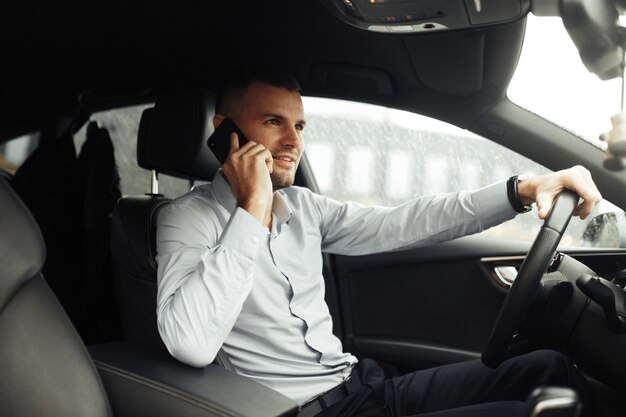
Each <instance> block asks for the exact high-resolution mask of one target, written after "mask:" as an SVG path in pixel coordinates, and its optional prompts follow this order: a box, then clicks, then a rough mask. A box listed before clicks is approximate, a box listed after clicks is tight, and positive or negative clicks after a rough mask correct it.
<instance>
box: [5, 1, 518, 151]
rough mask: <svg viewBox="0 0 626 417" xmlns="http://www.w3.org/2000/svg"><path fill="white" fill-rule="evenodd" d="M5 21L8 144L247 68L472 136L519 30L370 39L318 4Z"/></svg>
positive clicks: (90, 4)
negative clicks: (90, 113) (255, 66)
mask: <svg viewBox="0 0 626 417" xmlns="http://www.w3.org/2000/svg"><path fill="white" fill-rule="evenodd" d="M3 9H4V10H3V13H2V17H0V19H1V21H0V27H1V28H2V29H0V30H1V31H2V49H3V50H4V51H5V52H8V53H5V54H4V56H5V59H4V60H3V61H4V65H3V68H2V70H0V71H2V73H4V76H2V81H1V82H2V90H3V91H2V99H1V103H0V114H2V115H3V116H2V121H1V123H0V138H1V139H3V140H6V139H8V138H10V137H14V136H16V134H18V133H22V132H25V131H27V130H29V129H32V128H33V127H35V126H37V125H39V124H41V123H42V121H43V118H44V115H45V114H48V113H50V110H51V109H55V110H56V111H60V112H69V111H72V109H73V107H75V106H76V103H77V98H78V96H79V94H80V93H81V92H85V91H90V92H91V94H90V95H87V96H86V97H91V98H93V97H97V98H96V99H92V101H93V103H91V104H92V106H93V107H97V105H98V103H96V102H98V101H100V100H102V99H103V98H104V99H105V102H106V101H107V98H110V101H112V102H111V104H108V106H113V105H115V104H114V101H115V97H117V96H120V95H121V96H128V97H132V96H133V95H145V94H146V93H147V92H149V91H151V92H153V93H158V92H159V91H162V90H163V89H168V88H179V87H196V86H203V87H208V88H215V86H216V85H218V83H219V81H220V80H221V79H222V78H223V76H224V75H225V74H226V73H227V72H228V71H230V70H231V69H232V68H234V67H236V66H238V65H240V64H242V63H259V64H263V65H270V66H275V67H279V68H284V69H286V70H287V71H289V72H292V73H294V74H295V75H296V76H297V78H298V79H299V80H300V81H301V83H302V86H303V94H307V95H315V96H327V97H338V98H345V99H356V100H360V101H366V102H372V103H378V104H383V105H391V106H393V107H396V108H402V109H408V110H413V111H419V112H421V113H424V114H427V115H432V116H436V117H439V118H441V119H444V120H449V121H452V122H454V123H456V124H458V125H461V126H467V125H469V124H470V123H471V122H472V121H474V120H475V119H476V118H477V117H478V116H479V115H480V114H482V113H483V112H484V111H485V110H486V109H488V108H490V107H492V106H493V105H494V104H495V103H496V102H497V101H498V100H500V99H501V98H502V97H504V94H505V90H506V86H507V84H508V82H509V80H510V78H511V76H512V73H513V70H514V68H515V65H516V63H517V59H518V56H519V51H520V47H521V39H522V36H523V29H524V21H523V20H522V21H518V22H513V23H511V24H507V25H502V26H498V27H493V28H490V29H488V30H484V31H479V30H474V31H465V32H439V33H431V34H419V35H403V36H395V35H385V34H376V33H371V32H367V31H364V30H362V29H358V28H355V27H352V26H350V25H348V24H346V23H344V22H342V21H340V20H339V19H338V18H336V17H335V16H334V15H332V14H331V13H330V11H329V10H328V9H327V8H326V7H325V5H323V4H322V2H321V1H313V0H280V1H278V0H272V1H219V2H211V1H205V2H200V1H187V0H183V1H177V2H175V3H167V4H165V3H162V2H158V4H157V2H150V1H132V2H129V1H124V0H117V1H58V2H45V1H41V0H31V1H9V4H8V5H5V6H4V7H3ZM86 101H89V100H86ZM87 104H88V105H89V104H90V103H87ZM100 105H102V103H100ZM106 106H107V104H106V103H105V104H104V107H106Z"/></svg>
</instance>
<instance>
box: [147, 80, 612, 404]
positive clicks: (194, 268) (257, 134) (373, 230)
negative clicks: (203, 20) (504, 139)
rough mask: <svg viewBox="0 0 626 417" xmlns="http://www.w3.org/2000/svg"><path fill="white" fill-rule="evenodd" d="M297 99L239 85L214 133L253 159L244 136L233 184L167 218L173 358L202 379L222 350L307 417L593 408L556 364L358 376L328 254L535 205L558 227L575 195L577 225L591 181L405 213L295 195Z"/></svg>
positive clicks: (161, 254) (218, 180)
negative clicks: (560, 395)
mask: <svg viewBox="0 0 626 417" xmlns="http://www.w3.org/2000/svg"><path fill="white" fill-rule="evenodd" d="M298 91H299V86H298V84H297V83H296V82H295V81H294V80H293V79H291V78H289V77H283V76H280V75H276V74H273V73H270V72H267V71H263V70H255V69H246V70H242V71H240V72H237V73H234V74H232V76H231V78H230V79H229V80H228V81H227V82H226V83H225V84H224V86H223V88H222V91H221V92H220V94H219V95H218V99H217V105H216V115H215V117H214V118H213V124H214V126H216V127H217V126H218V125H219V124H220V123H221V122H222V121H223V120H224V118H226V117H229V118H231V119H233V120H234V121H235V123H236V124H237V125H238V126H239V128H240V129H241V131H242V132H244V134H245V135H246V136H247V137H248V139H250V142H248V143H246V144H245V145H244V146H242V147H241V148H240V147H239V145H238V138H237V136H236V134H232V135H231V149H230V153H229V156H228V158H227V160H226V162H225V163H224V166H223V171H221V172H219V173H218V174H217V175H216V176H215V178H214V180H213V182H212V183H211V184H207V185H204V186H201V187H198V188H196V190H194V191H192V192H190V193H188V194H187V195H185V196H183V197H181V198H179V199H177V200H175V201H174V202H173V203H172V204H170V205H169V206H167V207H166V208H164V209H163V210H162V211H161V213H160V215H159V225H158V232H157V246H158V256H157V261H158V264H159V295H158V326H159V331H160V333H161V336H162V338H163V340H164V342H165V344H166V346H167V347H168V349H169V351H170V353H171V354H172V355H173V356H174V357H176V358H177V359H179V360H180V361H182V362H184V363H187V364H189V365H192V366H197V367H202V366H206V365H208V364H209V363H211V362H212V361H213V359H214V358H215V355H216V353H217V351H218V350H219V349H220V347H222V346H223V348H224V350H225V351H226V352H227V353H228V355H229V357H230V359H231V361H232V363H233V365H234V366H235V367H236V369H237V372H238V373H240V374H242V375H246V376H248V377H250V378H252V379H254V380H256V381H258V382H260V383H262V384H265V385H268V386H270V387H272V388H274V389H276V390H277V391H279V392H282V393H283V394H285V395H287V396H289V397H291V398H293V399H294V400H296V401H297V402H299V403H300V404H305V406H304V412H305V413H308V414H307V415H313V414H316V413H318V411H320V409H322V408H323V410H321V413H319V415H325V416H330V415H333V416H335V415H336V416H339V415H342V416H343V415H345V416H350V415H354V416H367V415H417V414H419V415H421V414H424V415H426V414H425V413H431V412H437V411H438V410H448V411H445V412H444V413H449V414H436V415H438V416H444V415H472V414H471V413H475V414H474V415H482V416H489V415H493V416H495V415H499V416H501V415H514V413H515V412H520V411H521V410H523V408H524V407H523V403H522V401H524V400H525V398H526V397H527V396H528V394H529V393H530V392H531V391H532V389H534V388H535V387H537V386H539V385H561V386H563V385H567V386H572V387H574V388H576V389H577V390H578V391H580V393H581V395H583V396H584V395H585V391H584V387H583V385H584V383H583V381H582V378H581V377H580V375H578V373H577V372H576V371H575V370H574V369H573V367H572V366H571V364H569V363H568V362H567V359H566V358H564V357H563V356H561V355H559V354H557V353H555V352H547V351H542V352H535V353H533V354H530V355H526V356H523V357H519V358H516V359H512V360H509V361H507V362H505V363H504V364H503V365H501V366H500V367H499V368H498V369H497V370H489V369H487V368H486V367H484V366H483V365H482V364H481V363H480V362H478V361H474V362H468V363H463V364H457V365H450V366H444V367H441V368H437V369H434V370H427V371H421V372H415V373H412V374H409V375H407V376H404V377H401V378H395V379H390V380H385V379H384V377H383V376H382V372H381V371H380V369H379V368H378V367H377V365H376V364H374V363H373V362H372V361H362V362H361V363H359V364H358V365H357V359H356V358H355V357H354V356H352V355H351V354H349V353H345V352H343V350H342V347H341V342H340V341H339V340H338V339H337V338H336V337H335V336H334V335H333V334H332V322H331V318H330V314H329V312H328V308H327V306H326V304H325V302H324V283H323V277H322V273H321V272H322V257H321V251H328V252H332V253H341V254H350V255H357V254H358V255H362V254H367V253H375V252H383V251H389V250H395V249H399V248H407V247H411V246H417V245H420V244H424V243H426V242H435V241H443V240H448V239H452V238H455V237H459V236H462V235H466V234H470V233H476V232H479V231H481V230H483V229H485V228H488V227H491V226H493V225H496V224H499V223H501V222H502V221H504V220H507V219H510V218H512V217H514V216H515V215H516V211H515V210H514V209H513V207H517V208H518V209H520V211H523V209H524V207H525V206H527V205H529V204H532V203H534V202H536V203H537V205H538V208H539V216H540V217H542V218H545V217H546V216H547V214H548V211H549V209H550V207H551V204H552V202H553V200H554V198H555V197H556V196H557V195H558V194H559V192H560V191H562V190H563V189H564V188H569V189H573V190H574V191H576V192H577V193H578V194H579V195H580V196H581V198H582V199H583V202H582V203H581V204H580V205H579V206H578V207H577V209H576V212H577V214H578V215H580V216H581V217H582V218H584V217H586V216H587V215H588V214H589V213H590V212H591V210H592V209H593V206H594V205H595V204H596V203H597V202H598V201H600V199H601V196H600V193H599V192H598V190H597V188H596V187H595V185H594V183H593V181H592V179H591V176H590V174H589V172H588V171H587V170H585V169H584V168H582V167H574V168H571V169H569V170H565V171H560V172H557V173H553V174H548V175H545V176H541V177H536V178H531V179H526V180H523V181H520V182H519V183H517V194H515V193H513V194H511V193H510V192H509V193H507V186H506V183H505V182H502V183H500V184H494V185H492V186H489V187H485V188H482V189H480V190H477V191H474V192H471V193H459V194H453V195H446V196H436V197H424V198H421V199H416V200H413V201H411V202H409V203H407V204H404V205H402V206H400V207H397V208H394V209H388V208H373V207H364V206H361V205H358V204H352V203H348V204H342V203H339V202H336V201H333V200H331V199H328V198H325V197H322V196H319V195H316V194H314V193H312V192H310V191H309V190H307V189H303V188H300V187H292V184H293V182H294V177H295V173H296V168H297V166H298V163H299V161H300V158H301V156H302V152H303V149H304V144H303V140H302V131H303V130H304V127H305V125H306V123H305V117H304V109H303V105H302V100H301V98H300V95H299V92H298ZM513 191H514V190H513ZM346 381H347V382H346ZM336 387H339V388H336ZM329 391H332V392H333V395H328V394H327V395H324V396H323V397H322V398H324V401H317V400H315V398H316V397H318V396H320V395H322V394H324V393H326V392H329ZM331 397H332V399H331ZM483 403H486V404H483ZM320 404H321V405H320ZM307 410H309V411H307ZM442 412H443V411H442Z"/></svg>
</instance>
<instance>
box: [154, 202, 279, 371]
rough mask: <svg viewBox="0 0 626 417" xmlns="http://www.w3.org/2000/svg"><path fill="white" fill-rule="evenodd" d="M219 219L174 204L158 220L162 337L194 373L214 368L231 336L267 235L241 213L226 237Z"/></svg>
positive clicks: (234, 216)
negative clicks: (206, 367)
mask: <svg viewBox="0 0 626 417" xmlns="http://www.w3.org/2000/svg"><path fill="white" fill-rule="evenodd" d="M216 217H217V216H200V215H198V214H197V213H196V212H195V211H194V210H192V209H190V208H189V207H186V206H184V205H177V204H175V203H174V204H170V205H169V206H166V207H165V208H163V209H162V210H161V212H160V213H159V218H158V228H157V251H158V255H157V263H158V296H157V324H158V328H159V333H160V334H161V338H162V339H163V342H164V343H165V345H166V346H167V349H168V350H169V352H170V353H171V354H172V356H174V357H175V358H177V359H178V360H180V361H181V362H184V363H186V364H188V365H191V366H196V367H203V366H206V365H208V364H210V363H211V362H213V360H214V358H215V356H216V355H217V352H218V350H219V349H220V348H221V346H222V344H223V342H224V340H225V339H226V337H227V336H228V334H229V333H230V331H231V329H232V327H233V325H234V323H235V320H236V319H237V316H238V315H239V313H240V312H241V308H242V305H243V303H244V301H245V300H246V298H247V297H248V294H249V292H250V289H251V288H252V281H253V273H254V272H253V271H254V259H255V256H256V254H257V253H258V251H259V248H260V245H261V244H262V242H264V241H266V240H267V239H266V237H267V235H268V230H267V229H266V228H264V227H263V226H262V225H261V224H260V223H259V222H258V221H257V220H256V219H255V218H254V217H252V216H251V215H250V214H249V213H248V212H246V211H245V210H242V209H240V208H237V209H235V211H234V212H233V214H232V215H231V217H230V219H229V220H228V222H227V224H226V226H225V227H224V229H223V231H221V227H220V226H219V225H218V224H217V223H216V220H215V218H216Z"/></svg>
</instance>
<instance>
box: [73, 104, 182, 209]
mask: <svg viewBox="0 0 626 417" xmlns="http://www.w3.org/2000/svg"><path fill="white" fill-rule="evenodd" d="M151 106H152V104H149V105H142V106H133V107H126V108H122V109H115V110H109V111H105V112H100V113H96V114H94V115H93V116H92V117H91V120H92V121H97V122H98V123H100V125H101V126H102V127H105V128H106V129H107V130H108V131H109V135H110V136H111V141H112V142H113V147H114V149H115V160H116V163H117V168H118V171H119V175H120V189H121V191H122V195H136V194H145V193H148V192H150V190H151V178H152V174H151V172H150V171H148V170H145V169H143V168H140V167H139V165H137V131H138V129H139V120H140V118H141V113H142V112H143V110H144V109H146V108H148V107H151ZM86 133H87V124H86V125H85V126H83V127H82V128H81V129H80V130H79V131H78V132H77V133H76V134H75V135H74V143H75V144H76V150H77V152H80V148H81V146H82V144H83V143H85V140H86ZM188 190H189V182H188V181H186V180H181V179H178V178H174V177H170V176H167V175H159V192H160V193H161V194H164V195H165V196H167V197H170V198H173V197H177V196H179V195H182V194H184V193H186V192H187V191H188Z"/></svg>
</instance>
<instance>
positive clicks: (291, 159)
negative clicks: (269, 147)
mask: <svg viewBox="0 0 626 417" xmlns="http://www.w3.org/2000/svg"><path fill="white" fill-rule="evenodd" d="M273 158H274V160H277V161H285V162H291V163H295V162H296V158H295V157H293V156H291V155H276V156H273Z"/></svg>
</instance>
